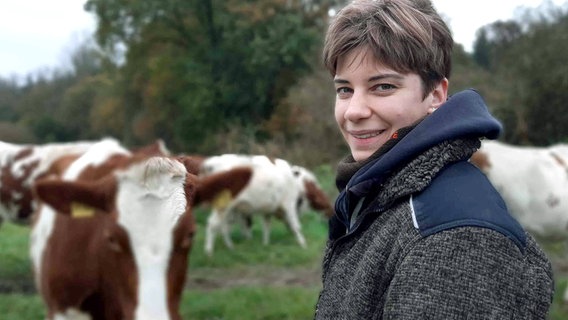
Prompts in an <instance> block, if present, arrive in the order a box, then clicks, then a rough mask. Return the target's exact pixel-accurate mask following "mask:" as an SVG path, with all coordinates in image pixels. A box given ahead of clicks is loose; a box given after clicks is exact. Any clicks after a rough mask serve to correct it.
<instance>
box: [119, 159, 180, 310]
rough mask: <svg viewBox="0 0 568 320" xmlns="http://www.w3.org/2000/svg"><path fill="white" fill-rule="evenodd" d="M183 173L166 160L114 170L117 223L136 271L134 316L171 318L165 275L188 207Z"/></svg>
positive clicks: (178, 167)
mask: <svg viewBox="0 0 568 320" xmlns="http://www.w3.org/2000/svg"><path fill="white" fill-rule="evenodd" d="M185 176H186V169H185V167H184V166H183V165H182V164H181V163H179V162H177V161H172V160H169V159H166V158H152V159H150V160H149V161H148V162H146V163H142V164H139V165H135V166H133V167H131V168H129V169H128V170H127V171H124V172H119V173H117V177H118V185H117V195H116V210H117V213H118V217H117V224H118V225H119V226H121V227H122V228H123V229H124V230H125V231H126V233H127V234H128V237H129V239H130V245H131V248H132V253H133V257H134V260H135V263H136V269H137V273H138V286H137V287H138V291H137V299H136V300H137V301H138V304H137V307H136V310H135V318H136V319H169V318H170V317H169V310H168V303H167V297H168V281H167V279H168V276H167V275H168V271H169V269H170V268H169V263H170V260H171V259H170V257H171V256H172V254H173V252H174V250H175V249H176V248H175V246H176V243H174V238H175V235H174V232H175V231H176V223H177V222H178V221H180V217H182V216H183V214H184V213H185V212H186V211H187V209H188V203H187V199H186V195H185V189H184V184H185ZM180 222H186V223H187V221H185V219H182V220H181V221H180ZM178 272H185V270H179V271H178ZM176 298H179V297H176Z"/></svg>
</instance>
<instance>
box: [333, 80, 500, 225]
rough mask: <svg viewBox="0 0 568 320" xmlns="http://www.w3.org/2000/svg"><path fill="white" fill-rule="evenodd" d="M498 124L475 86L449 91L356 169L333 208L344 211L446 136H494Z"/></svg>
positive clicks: (494, 137)
mask: <svg viewBox="0 0 568 320" xmlns="http://www.w3.org/2000/svg"><path fill="white" fill-rule="evenodd" d="M501 130H502V126H501V124H500V123H499V121H497V120H496V119H495V118H494V117H493V116H492V115H491V114H490V113H489V111H488V109H487V106H486V105H485V102H484V100H483V98H482V97H481V96H480V95H479V94H478V93H477V91H475V90H471V89H470V90H465V91H461V92H459V93H456V94H454V95H452V96H451V97H450V98H449V99H448V101H446V102H445V103H444V104H443V105H442V106H440V108H438V110H437V111H436V112H434V113H432V114H430V115H429V116H427V117H426V118H424V120H422V121H421V122H420V123H419V124H418V125H417V126H416V127H415V128H414V129H413V130H412V131H410V132H409V133H408V134H407V135H405V136H404V137H403V138H402V139H401V140H400V141H399V142H398V143H397V144H396V145H394V146H393V147H392V149H391V150H389V151H388V152H387V153H385V154H384V155H382V156H381V157H379V158H378V159H376V160H374V161H371V162H370V163H368V164H367V165H365V166H363V167H362V168H361V169H359V170H358V171H357V172H356V173H355V175H353V177H352V178H351V180H350V181H349V183H348V184H347V186H346V188H345V189H344V190H342V191H341V193H340V195H339V197H338V199H337V201H336V211H337V212H338V213H340V215H341V214H343V215H345V214H347V213H348V212H349V211H350V208H352V206H353V203H354V202H357V201H356V200H357V199H360V198H362V197H365V196H366V195H367V194H369V193H370V192H371V191H372V190H376V189H377V186H380V185H381V184H382V183H383V182H384V181H385V179H387V178H388V177H389V176H390V175H391V173H392V171H393V170H395V169H397V168H398V167H400V166H401V165H404V164H405V163H408V162H409V161H411V160H412V159H414V158H415V157H416V156H417V155H419V154H421V153H423V152H424V151H426V150H428V149H430V148H432V147H433V146H435V145H438V144H440V143H442V142H444V141H447V140H454V139H460V138H488V139H496V138H497V137H498V136H499V134H500V133H501Z"/></svg>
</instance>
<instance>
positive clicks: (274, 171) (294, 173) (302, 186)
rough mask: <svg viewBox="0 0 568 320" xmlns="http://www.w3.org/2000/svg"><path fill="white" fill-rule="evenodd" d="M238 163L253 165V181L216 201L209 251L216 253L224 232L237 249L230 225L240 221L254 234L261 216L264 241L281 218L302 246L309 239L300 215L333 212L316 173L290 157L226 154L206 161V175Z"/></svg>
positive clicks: (210, 222)
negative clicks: (254, 224) (219, 236)
mask: <svg viewBox="0 0 568 320" xmlns="http://www.w3.org/2000/svg"><path fill="white" fill-rule="evenodd" d="M238 166H246V167H249V168H251V170H252V171H253V176H252V178H251V180H250V183H249V184H248V185H247V186H246V187H245V188H244V189H243V190H242V191H241V192H240V193H239V194H237V196H236V197H225V198H224V199H223V200H222V201H216V202H214V203H213V204H212V211H211V213H210V215H209V219H208V221H207V229H206V235H205V252H206V253H207V254H208V255H212V253H213V247H214V242H215V237H216V234H217V233H219V232H220V233H221V234H222V235H223V239H224V241H225V245H226V246H227V247H228V248H233V242H232V240H231V237H230V226H231V224H232V223H234V222H240V223H241V224H242V226H243V227H244V231H245V235H246V236H247V237H249V238H250V237H251V230H250V225H251V218H252V216H253V215H259V216H260V217H261V218H262V222H263V225H262V226H263V244H265V245H268V243H269V241H270V222H271V219H272V218H273V217H276V218H279V219H280V220H282V221H284V222H285V223H286V226H287V227H288V228H289V229H290V231H292V233H293V234H294V235H295V237H296V240H297V242H298V243H299V245H300V246H301V247H306V240H305V238H304V236H303V234H302V232H301V224H300V219H299V214H300V213H301V212H302V211H303V210H307V209H308V208H309V207H310V206H311V208H312V209H315V210H321V211H323V212H325V215H326V217H329V216H330V214H333V208H332V207H331V205H330V204H329V200H328V198H327V196H326V195H325V193H324V192H323V191H322V190H321V188H320V187H319V184H318V183H317V180H316V178H315V176H314V175H313V174H312V173H311V172H310V171H309V170H307V169H305V168H303V167H300V166H291V165H290V164H289V163H288V162H287V161H286V160H283V159H273V158H269V157H266V156H263V155H240V154H223V155H218V156H212V157H209V158H207V159H205V160H204V161H203V164H202V174H203V175H205V176H206V175H207V174H210V173H213V172H222V171H224V170H228V169H231V168H234V167H238Z"/></svg>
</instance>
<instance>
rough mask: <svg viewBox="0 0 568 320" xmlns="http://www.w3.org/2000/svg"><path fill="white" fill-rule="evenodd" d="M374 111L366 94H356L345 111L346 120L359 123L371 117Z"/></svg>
mask: <svg viewBox="0 0 568 320" xmlns="http://www.w3.org/2000/svg"><path fill="white" fill-rule="evenodd" d="M371 114H372V110H371V108H370V106H369V101H368V99H367V97H366V96H365V94H362V93H357V92H354V93H353V96H351V99H349V104H348V105H347V110H346V111H345V115H344V117H345V119H346V120H348V121H358V120H361V119H365V118H368V117H370V116H371Z"/></svg>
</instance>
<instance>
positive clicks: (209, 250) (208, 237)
mask: <svg viewBox="0 0 568 320" xmlns="http://www.w3.org/2000/svg"><path fill="white" fill-rule="evenodd" d="M222 223H223V221H222V216H221V214H220V213H219V212H218V211H217V210H213V211H211V213H210V214H209V218H208V219H207V228H206V229H205V253H206V254H207V255H209V256H211V255H212V254H213V246H214V244H215V236H216V234H217V232H218V231H219V229H220V228H221V225H222Z"/></svg>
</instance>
